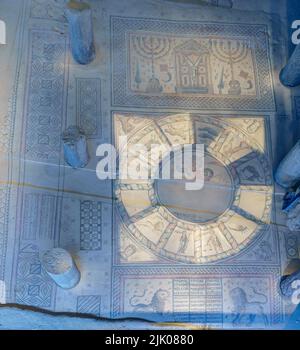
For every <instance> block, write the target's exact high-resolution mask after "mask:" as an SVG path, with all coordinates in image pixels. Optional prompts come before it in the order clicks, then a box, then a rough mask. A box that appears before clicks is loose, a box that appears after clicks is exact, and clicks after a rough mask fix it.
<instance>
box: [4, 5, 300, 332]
mask: <svg viewBox="0 0 300 350" xmlns="http://www.w3.org/2000/svg"><path fill="white" fill-rule="evenodd" d="M132 1H133V0H132ZM64 2H65V1H64V0H59V1H54V0H53V1H52V0H51V1H47V4H46V0H32V1H28V2H22V3H23V9H22V11H20V14H19V19H20V22H18V21H17V19H16V20H15V21H14V23H15V25H16V26H17V23H21V24H22V25H23V24H24V23H26V25H23V27H20V28H22V30H20V28H17V29H18V30H17V29H16V33H17V34H16V43H18V44H17V47H16V48H15V50H16V55H15V57H16V60H15V61H14V62H12V63H11V65H12V66H13V67H14V68H13V69H12V73H11V75H12V78H11V79H12V81H13V84H12V85H13V94H12V96H13V97H12V98H11V100H10V109H9V113H7V119H5V120H3V121H1V126H3V127H1V135H2V134H3V137H1V140H0V141H1V144H0V146H1V152H2V153H1V154H4V155H5V157H3V158H5V161H4V160H3V164H4V165H5V166H3V167H2V169H6V168H7V169H8V171H7V174H4V173H3V174H2V172H1V174H0V175H1V179H0V180H1V181H3V182H1V188H0V204H1V205H0V279H1V280H2V279H3V280H4V281H5V283H6V288H7V301H9V302H13V303H18V304H22V305H31V306H35V307H40V308H45V309H48V310H52V311H70V312H79V313H85V314H86V313H88V314H93V315H97V316H106V317H115V318H117V317H124V316H137V317H145V318H147V319H151V320H156V321H180V322H193V323H198V324H201V325H208V326H211V327H224V328H226V327H227V328H234V327H239V328H257V327H258V328H265V327H271V328H277V327H280V326H281V325H282V322H283V321H284V317H285V312H286V310H285V305H284V302H283V301H282V300H281V299H280V297H279V294H278V291H277V282H278V279H279V277H280V276H281V269H282V268H283V267H284V266H285V263H286V261H287V260H289V259H292V258H295V257H298V255H299V253H298V244H299V243H298V239H297V237H296V236H295V235H294V234H292V233H291V232H289V231H288V230H287V229H281V228H280V230H279V229H278V227H277V225H274V220H275V216H276V215H275V210H274V208H275V204H276V203H274V184H273V180H272V165H271V164H272V159H271V158H272V157H271V147H272V142H273V140H272V139H271V127H270V126H272V123H273V122H274V114H273V112H275V110H276V106H275V101H274V89H276V84H273V81H272V74H273V67H272V66H271V62H272V61H271V57H270V56H271V52H272V50H271V48H269V44H271V43H272V41H271V40H269V39H270V38H272V32H271V31H270V25H269V21H268V20H267V19H266V18H265V17H262V16H260V15H259V14H257V13H255V14H251V15H249V14H248V13H246V14H244V15H243V14H241V12H238V13H236V12H234V11H233V12H232V13H231V16H230V17H228V13H227V12H226V10H225V9H219V8H216V9H214V10H213V11H212V10H211V7H207V8H206V7H203V8H202V7H201V10H196V9H195V8H194V7H193V8H191V9H187V10H186V11H185V13H184V14H182V9H181V8H180V7H178V8H177V7H176V6H175V7H172V10H171V11H170V10H169V7H168V6H167V5H166V6H161V7H159V8H158V7H157V6H156V5H157V4H156V0H155V1H152V0H149V1H148V0H147V1H144V2H143V6H141V2H138V4H137V2H135V1H133V3H134V5H133V6H130V5H132V3H131V0H128V1H127V2H123V1H122V2H120V1H117V0H109V1H108V0H104V1H98V0H97V1H91V3H92V6H93V8H94V10H95V23H94V24H95V31H96V33H97V35H95V41H96V47H97V50H98V54H97V57H96V59H95V61H94V62H93V63H92V64H91V65H89V66H88V67H81V66H78V65H77V64H75V63H74V62H73V61H72V58H71V57H70V54H69V48H68V45H69V38H68V33H67V30H66V23H65V18H64V17H62V16H60V13H61V9H62V8H63V6H64ZM128 3H130V4H129V5H128ZM126 4H127V5H126ZM145 11H146V12H145ZM145 13H147V14H148V15H147V16H148V18H145ZM228 18H229V19H228ZM245 23H247V24H245ZM272 59H273V60H274V61H275V59H274V57H272ZM277 88H278V87H277ZM71 124H78V125H80V126H81V127H82V128H83V129H84V131H85V133H86V135H87V139H88V146H89V151H90V156H91V160H90V162H89V164H88V166H87V168H86V169H83V170H78V171H74V170H73V169H70V168H69V167H66V166H65V163H64V160H63V154H62V147H61V138H60V136H61V133H62V131H63V130H64V129H65V128H66V127H67V126H68V125H71ZM124 135H127V136H128V139H129V141H130V142H132V143H133V142H139V143H142V144H144V145H148V144H149V143H151V142H152V141H153V140H155V143H158V144H163V145H165V147H166V148H165V151H167V150H168V149H169V148H170V147H172V145H174V144H179V145H182V144H194V143H196V142H198V143H204V144H205V146H206V164H205V187H204V189H203V190H202V192H201V193H198V192H197V191H195V192H194V191H191V192H192V193H189V194H188V195H187V194H186V193H185V191H184V190H183V182H177V183H175V182H174V181H166V182H162V181H156V180H155V181H139V182H128V181H127V182H126V181H115V183H111V182H110V181H103V182H100V181H99V180H98V179H97V177H96V174H95V169H96V165H97V161H98V158H97V157H96V148H97V146H98V145H99V144H100V143H104V142H107V143H115V144H116V146H117V147H118V149H119V151H120V152H121V150H122V144H120V143H119V139H120V136H124ZM175 156H176V154H175ZM7 159H8V161H7ZM6 161H7V162H8V163H9V164H8V165H7V164H6V163H5V162H6ZM1 164H2V163H1ZM156 166H157V167H159V166H160V164H159V162H158V163H156ZM2 183H3V185H2ZM53 246H60V247H62V248H65V249H67V250H69V251H70V252H71V253H72V255H73V256H74V258H75V261H76V263H77V264H78V267H79V269H80V271H81V272H82V279H81V282H80V283H79V285H78V286H76V288H74V289H72V290H62V289H60V288H57V286H56V285H55V284H54V283H53V282H52V281H51V280H50V279H49V278H48V277H47V276H46V275H45V273H44V271H43V270H42V268H41V264H40V261H39V254H40V251H43V249H48V248H49V247H53Z"/></svg>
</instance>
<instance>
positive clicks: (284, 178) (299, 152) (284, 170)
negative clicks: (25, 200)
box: [275, 141, 300, 188]
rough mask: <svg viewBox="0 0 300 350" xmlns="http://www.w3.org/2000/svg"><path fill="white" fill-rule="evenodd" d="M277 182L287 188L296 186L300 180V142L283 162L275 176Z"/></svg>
mask: <svg viewBox="0 0 300 350" xmlns="http://www.w3.org/2000/svg"><path fill="white" fill-rule="evenodd" d="M275 180H276V182H277V183H278V184H279V185H280V186H282V187H285V188H290V187H293V186H294V185H296V183H297V182H299V180H300V141H298V142H297V143H296V145H295V146H294V147H293V148H292V150H291V151H290V152H289V153H288V154H287V155H286V157H285V158H284V159H283V160H282V161H281V163H280V164H279V167H278V169H277V171H276V174H275Z"/></svg>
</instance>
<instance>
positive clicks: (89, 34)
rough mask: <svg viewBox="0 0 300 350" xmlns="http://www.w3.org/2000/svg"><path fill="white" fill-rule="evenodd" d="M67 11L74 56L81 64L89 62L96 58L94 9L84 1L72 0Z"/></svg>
mask: <svg viewBox="0 0 300 350" xmlns="http://www.w3.org/2000/svg"><path fill="white" fill-rule="evenodd" d="M65 13H66V17H67V19H68V22H69V33H70V45H71V51H72V55H73V58H74V60H75V61H76V62H78V63H80V64H88V63H90V62H92V61H93V59H94V58H95V46H94V32H93V19H92V10H91V8H90V6H89V5H88V4H86V3H84V2H79V1H75V0H71V1H69V3H68V4H67V8H66V10H65Z"/></svg>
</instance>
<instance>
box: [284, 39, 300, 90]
mask: <svg viewBox="0 0 300 350" xmlns="http://www.w3.org/2000/svg"><path fill="white" fill-rule="evenodd" d="M279 78H280V81H281V83H282V84H283V85H284V86H287V87H294V86H297V85H299V84H300V44H299V45H297V46H296V48H295V50H294V52H293V54H292V56H291V57H290V59H289V61H288V63H287V65H286V66H285V67H284V68H283V69H282V70H281V72H280V75H279Z"/></svg>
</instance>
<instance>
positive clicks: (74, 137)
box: [62, 126, 89, 169]
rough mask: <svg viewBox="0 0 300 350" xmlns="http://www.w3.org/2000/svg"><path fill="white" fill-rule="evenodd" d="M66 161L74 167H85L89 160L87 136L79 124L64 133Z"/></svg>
mask: <svg viewBox="0 0 300 350" xmlns="http://www.w3.org/2000/svg"><path fill="white" fill-rule="evenodd" d="M62 137H63V145H64V155H65V161H66V162H67V163H68V164H69V165H70V166H71V167H72V168H74V169H77V168H84V167H85V166H86V165H87V163H88V161H89V155H88V149H87V142H86V137H85V135H84V133H83V131H82V130H81V129H79V128H78V127H77V126H70V127H68V129H67V130H65V132H64V133H63V135H62Z"/></svg>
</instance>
